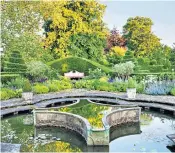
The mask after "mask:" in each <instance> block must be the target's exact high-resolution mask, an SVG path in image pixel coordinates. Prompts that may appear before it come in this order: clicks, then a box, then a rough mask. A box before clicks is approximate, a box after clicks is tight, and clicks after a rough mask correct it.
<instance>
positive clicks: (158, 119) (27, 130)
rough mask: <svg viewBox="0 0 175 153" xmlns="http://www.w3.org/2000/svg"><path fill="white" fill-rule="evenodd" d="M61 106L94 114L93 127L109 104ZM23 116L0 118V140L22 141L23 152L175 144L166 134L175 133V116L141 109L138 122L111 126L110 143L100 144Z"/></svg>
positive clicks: (148, 148)
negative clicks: (41, 125) (90, 143)
mask: <svg viewBox="0 0 175 153" xmlns="http://www.w3.org/2000/svg"><path fill="white" fill-rule="evenodd" d="M62 109H63V110H62V111H64V109H68V110H69V111H71V112H72V113H75V114H79V115H81V116H83V117H85V118H88V119H91V118H93V121H91V124H92V125H93V126H94V127H96V126H101V123H99V122H100V121H101V118H102V116H103V113H105V112H106V111H108V110H110V109H111V107H110V106H104V105H96V104H92V103H90V104H89V102H87V101H84V102H81V103H79V105H73V106H71V109H69V108H67V107H65V108H62ZM66 111H67V110H66ZM99 114H100V115H101V116H100V115H99ZM26 118H27V119H29V120H30V118H32V115H23V116H16V117H11V118H7V119H3V120H2V122H1V141H2V142H8V143H20V144H22V147H21V151H22V152H108V151H109V152H153V151H154V152H170V151H173V150H174V149H173V148H175V147H174V146H173V144H172V142H171V141H170V140H169V139H168V138H167V137H166V135H167V134H172V133H175V119H174V118H172V117H168V116H166V115H163V114H158V113H153V112H143V113H142V115H141V124H127V125H125V126H124V125H123V126H121V127H117V129H116V128H111V129H110V140H111V142H110V145H109V146H99V147H95V146H92V147H87V146H86V142H85V140H84V139H83V138H82V137H81V136H80V135H79V134H78V133H76V132H73V131H70V130H66V129H63V128H58V127H47V128H36V129H35V128H34V126H33V125H30V124H27V125H26V123H25V122H24V119H26ZM25 121H26V120H25ZM132 134H134V135H132ZM135 134H136V135H135ZM127 135H130V136H127ZM123 136H124V137H123ZM39 137H40V138H39ZM121 144H122V145H121Z"/></svg>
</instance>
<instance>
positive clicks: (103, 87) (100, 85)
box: [92, 80, 116, 91]
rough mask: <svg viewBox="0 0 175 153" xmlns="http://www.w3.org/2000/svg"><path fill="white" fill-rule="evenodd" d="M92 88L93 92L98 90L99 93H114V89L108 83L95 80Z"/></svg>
mask: <svg viewBox="0 0 175 153" xmlns="http://www.w3.org/2000/svg"><path fill="white" fill-rule="evenodd" d="M92 86H93V87H94V89H95V90H100V91H116V89H115V87H114V86H113V84H111V83H109V82H104V81H99V80H95V81H94V82H93V83H92Z"/></svg>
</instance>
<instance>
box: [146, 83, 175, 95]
mask: <svg viewBox="0 0 175 153" xmlns="http://www.w3.org/2000/svg"><path fill="white" fill-rule="evenodd" d="M174 86H175V85H174V84H173V83H172V82H169V83H168V82H166V81H164V82H157V81H155V82H152V83H149V84H147V87H146V89H145V93H146V94H150V95H168V94H170V91H171V90H172V89H173V88H174Z"/></svg>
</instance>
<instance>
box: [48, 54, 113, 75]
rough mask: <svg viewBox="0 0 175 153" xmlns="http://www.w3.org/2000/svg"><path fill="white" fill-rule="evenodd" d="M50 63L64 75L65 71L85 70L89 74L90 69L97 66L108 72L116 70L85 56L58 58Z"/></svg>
mask: <svg viewBox="0 0 175 153" xmlns="http://www.w3.org/2000/svg"><path fill="white" fill-rule="evenodd" d="M48 65H49V66H51V67H53V68H54V69H56V70H58V72H59V73H60V74H62V75H63V74H64V73H65V72H69V71H79V72H84V73H85V75H87V74H88V72H89V69H92V70H94V69H96V68H99V69H101V70H102V71H104V72H106V73H113V72H114V71H113V70H112V69H111V68H109V67H106V66H104V65H101V64H99V63H97V62H95V61H91V60H88V59H85V58H79V57H67V58H63V59H58V60H55V61H52V62H49V63H48Z"/></svg>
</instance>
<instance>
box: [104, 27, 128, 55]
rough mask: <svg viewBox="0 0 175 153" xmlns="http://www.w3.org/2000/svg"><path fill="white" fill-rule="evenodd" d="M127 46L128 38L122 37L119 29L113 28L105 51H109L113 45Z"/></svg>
mask: <svg viewBox="0 0 175 153" xmlns="http://www.w3.org/2000/svg"><path fill="white" fill-rule="evenodd" d="M116 46H119V47H126V40H125V39H124V38H123V37H122V35H121V34H120V32H119V30H117V29H116V28H113V29H112V30H111V31H110V33H109V35H108V36H107V46H106V49H105V51H107V52H108V51H109V50H110V49H111V48H112V47H116Z"/></svg>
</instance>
